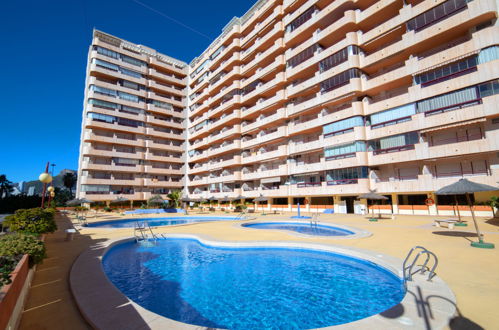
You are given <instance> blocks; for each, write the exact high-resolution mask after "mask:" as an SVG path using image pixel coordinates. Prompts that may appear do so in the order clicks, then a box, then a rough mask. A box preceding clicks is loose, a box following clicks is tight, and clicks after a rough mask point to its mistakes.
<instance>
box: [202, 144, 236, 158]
mask: <svg viewBox="0 0 499 330" xmlns="http://www.w3.org/2000/svg"><path fill="white" fill-rule="evenodd" d="M239 149H241V140H234V141H232V142H231V143H226V144H225V145H220V146H219V147H217V148H213V149H211V150H210V149H208V157H210V158H212V157H215V156H216V155H220V154H222V153H226V152H231V151H232V152H233V151H236V150H239Z"/></svg>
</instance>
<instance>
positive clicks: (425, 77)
mask: <svg viewBox="0 0 499 330" xmlns="http://www.w3.org/2000/svg"><path fill="white" fill-rule="evenodd" d="M490 55H494V54H490ZM487 57H488V55H487V54H484V56H483V58H484V59H485V58H487ZM477 59H478V57H477V56H472V57H468V58H467V59H464V60H460V61H458V62H454V63H450V64H447V65H444V66H441V67H439V68H437V69H434V70H431V71H427V72H423V73H421V74H418V75H415V76H414V84H415V85H419V84H421V86H422V87H426V86H430V85H433V84H437V83H439V82H442V81H446V80H449V79H452V78H456V77H459V76H462V75H464V74H468V73H471V72H474V71H476V66H477Z"/></svg>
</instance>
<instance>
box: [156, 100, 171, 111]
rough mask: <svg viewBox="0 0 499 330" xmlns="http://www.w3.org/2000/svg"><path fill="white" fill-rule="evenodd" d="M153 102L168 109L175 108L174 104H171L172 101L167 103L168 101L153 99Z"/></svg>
mask: <svg viewBox="0 0 499 330" xmlns="http://www.w3.org/2000/svg"><path fill="white" fill-rule="evenodd" d="M152 104H154V105H155V106H157V107H158V108H163V109H167V110H172V109H173V105H171V104H170V103H166V102H162V101H158V100H152Z"/></svg>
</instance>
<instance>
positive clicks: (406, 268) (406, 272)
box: [402, 246, 438, 285]
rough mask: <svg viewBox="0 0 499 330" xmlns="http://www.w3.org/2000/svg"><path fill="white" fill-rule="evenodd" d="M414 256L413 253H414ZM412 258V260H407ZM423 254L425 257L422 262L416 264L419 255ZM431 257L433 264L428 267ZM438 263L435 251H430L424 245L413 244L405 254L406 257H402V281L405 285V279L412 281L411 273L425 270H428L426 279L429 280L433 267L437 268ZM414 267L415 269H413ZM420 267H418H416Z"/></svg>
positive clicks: (433, 271) (433, 273)
mask: <svg viewBox="0 0 499 330" xmlns="http://www.w3.org/2000/svg"><path fill="white" fill-rule="evenodd" d="M416 252H417V254H415V255H414V256H413V254H414V253H416ZM411 256H413V258H412V262H409V261H410V260H411ZM421 256H425V257H426V259H425V261H424V263H423V264H421V265H417V262H418V260H419V257H421ZM432 259H433V266H432V267H431V269H430V267H429V263H430V261H431V260H432ZM437 265H438V258H437V256H436V255H435V253H433V252H431V251H430V250H428V249H426V248H425V247H422V246H415V247H413V248H412V249H411V250H410V251H409V253H408V254H407V257H405V259H404V263H403V265H402V268H403V276H404V283H405V284H406V285H407V281H412V275H413V274H416V273H418V272H419V273H421V274H424V273H425V272H428V278H427V281H431V279H432V278H433V277H434V276H435V269H436V268H437ZM414 267H416V269H415V270H414ZM417 267H420V268H417Z"/></svg>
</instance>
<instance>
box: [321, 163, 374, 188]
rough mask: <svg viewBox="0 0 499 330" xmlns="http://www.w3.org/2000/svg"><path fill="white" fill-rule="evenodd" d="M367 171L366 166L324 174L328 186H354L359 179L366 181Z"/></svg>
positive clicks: (340, 169)
mask: <svg viewBox="0 0 499 330" xmlns="http://www.w3.org/2000/svg"><path fill="white" fill-rule="evenodd" d="M368 172H369V169H368V167H367V166H360V167H350V168H339V169H335V170H330V171H327V172H326V180H327V184H328V185H338V184H355V183H357V182H358V180H359V179H367V175H368Z"/></svg>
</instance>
